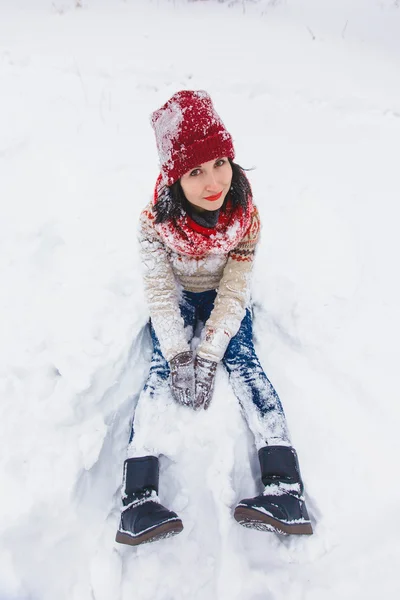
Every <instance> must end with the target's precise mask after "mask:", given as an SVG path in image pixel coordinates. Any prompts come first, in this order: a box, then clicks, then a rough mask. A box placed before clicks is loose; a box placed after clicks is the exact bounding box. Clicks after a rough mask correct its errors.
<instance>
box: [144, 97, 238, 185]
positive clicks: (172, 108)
mask: <svg viewBox="0 0 400 600" xmlns="http://www.w3.org/2000/svg"><path fill="white" fill-rule="evenodd" d="M151 124H152V126H153V129H154V132H155V134H156V142H157V149H158V154H159V158H160V169H161V175H162V180H163V183H164V184H165V185H172V184H173V183H174V182H175V181H177V180H178V179H179V178H180V177H182V175H183V174H184V173H186V172H187V171H189V170H190V169H193V168H194V167H197V166H198V165H200V164H202V163H204V162H207V161H209V160H213V159H214V158H220V157H223V156H227V157H229V158H232V159H233V158H235V151H234V148H233V141H232V137H231V135H230V134H229V133H228V132H227V130H226V129H225V126H224V124H223V122H222V121H221V119H220V117H219V116H218V114H217V113H216V111H215V109H214V106H213V104H212V101H211V98H210V96H209V95H208V94H207V92H204V91H203V90H198V91H190V90H183V91H181V92H177V93H176V94H174V95H173V96H172V98H170V99H169V100H168V101H167V102H166V103H165V104H164V106H162V107H161V108H159V109H158V110H156V111H155V112H154V113H153V114H152V115H151Z"/></svg>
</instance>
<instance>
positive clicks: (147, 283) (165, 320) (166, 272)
mask: <svg viewBox="0 0 400 600" xmlns="http://www.w3.org/2000/svg"><path fill="white" fill-rule="evenodd" d="M139 243H140V255H141V261H142V265H143V281H144V288H145V293H146V298H147V303H148V306H149V311H150V318H151V322H152V325H153V327H154V330H155V332H156V335H157V337H158V340H159V342H160V346H161V352H162V353H163V356H164V357H165V358H166V359H167V360H168V361H169V360H171V359H172V358H173V357H174V356H176V355H177V354H179V353H180V352H185V351H187V350H189V349H190V348H189V343H188V341H187V337H186V334H185V328H184V322H183V319H182V316H181V312H180V309H179V299H178V289H177V284H176V280H175V276H174V274H173V271H172V266H171V263H170V261H169V260H168V256H167V250H166V248H165V246H164V244H163V242H162V240H161V239H160V237H159V235H158V233H157V231H156V230H155V228H154V214H153V212H152V210H151V206H150V205H149V206H148V207H146V209H145V210H144V211H143V212H142V214H141V216H140V228H139Z"/></svg>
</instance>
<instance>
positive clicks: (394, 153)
mask: <svg viewBox="0 0 400 600" xmlns="http://www.w3.org/2000/svg"><path fill="white" fill-rule="evenodd" d="M76 4H77V3H76V2H75V0H14V1H13V2H9V1H8V0H0V90H1V93H0V224H1V225H0V226H1V236H0V273H1V294H0V315H1V321H0V328H1V335H0V340H1V344H0V395H1V401H0V411H1V418H0V487H1V491H2V493H1V500H0V505H1V511H0V598H1V600H54V599H55V598H57V599H58V600H128V599H129V600H131V599H132V598H135V600H187V599H188V598H190V599H193V600H239V598H240V600H300V599H302V600H337V599H338V598H341V600H375V599H376V598H377V597H379V598H381V597H382V598H385V599H388V600H392V599H394V598H397V597H399V594H400V579H399V576H398V564H399V561H400V549H399V541H398V540H399V534H400V526H399V523H400V520H399V518H398V515H397V512H396V511H397V510H398V507H399V505H400V484H399V483H398V480H399V478H398V476H397V474H398V456H399V453H400V447H399V445H400V442H399V435H398V423H399V422H400V403H399V398H398V381H397V380H398V364H399V358H400V357H399V349H398V347H399V343H398V340H399V337H400V316H399V306H400V285H399V278H398V256H399V255H400V248H399V244H400V242H399V235H398V223H399V217H400V208H399V197H400V184H399V175H398V173H399V166H398V155H399V140H400V100H399V99H400V79H399V76H398V74H399V71H400V35H399V31H400V8H399V7H398V3H397V2H395V1H392V0H379V1H378V0H335V1H333V0H332V1H330V0H326V1H325V2H320V0H286V1H285V2H271V1H270V0H260V2H243V1H240V2H237V3H233V4H232V5H230V4H231V3H230V2H223V3H221V2H217V1H215V2H214V1H213V0H208V1H197V2H184V1H183V0H169V1H168V0H148V1H146V0H126V1H124V2H123V1H121V2H118V1H117V2H116V1H113V2H111V0H96V2H95V1H94V0H82V2H81V4H82V8H76ZM183 88H186V89H205V90H207V91H208V92H209V93H210V95H211V97H212V98H213V100H214V101H215V104H216V107H217V110H218V112H219V113H220V114H221V117H222V118H223V120H224V123H225V124H226V126H227V129H228V131H230V132H232V134H233V136H234V141H235V150H236V157H237V160H238V162H239V164H241V165H243V166H244V167H253V166H254V167H256V168H255V169H254V170H253V171H252V172H250V173H249V178H250V179H251V184H252V189H253V194H254V200H255V203H256V204H257V206H258V208H259V210H260V213H261V219H262V223H263V230H262V236H261V242H260V244H259V249H258V253H257V257H256V261H255V265H254V273H253V283H252V290H253V301H254V302H255V307H254V310H255V320H254V327H255V338H256V348H257V352H258V355H259V357H260V360H261V362H262V364H263V366H264V368H265V370H266V373H267V375H268V376H269V378H270V379H271V381H272V383H273V384H274V386H275V387H276V388H277V391H278V393H279V396H280V398H281V400H282V403H283V406H284V409H285V413H286V416H287V419H288V423H289V427H290V433H291V438H292V441H293V444H294V446H295V448H296V450H297V452H298V456H299V462H300V468H301V472H302V475H303V479H304V483H305V497H306V501H307V506H308V509H309V512H310V516H311V519H312V523H313V528H314V535H313V536H306V539H305V538H303V537H301V538H300V537H297V538H295V537H294V536H287V537H282V536H277V535H275V534H272V533H268V532H265V531H254V530H250V529H246V528H244V527H242V526H240V525H239V524H238V523H236V522H235V521H234V519H233V517H232V513H233V510H234V507H235V506H236V504H237V503H238V502H239V501H240V500H241V499H243V498H249V497H251V496H253V495H255V493H256V492H259V491H260V490H261V486H260V480H259V471H258V465H257V456H256V449H255V446H254V440H253V438H252V436H250V434H249V431H248V429H247V426H246V424H245V421H244V419H243V418H242V415H241V413H240V410H239V406H238V403H237V402H236V399H235V396H234V394H233V392H232V390H231V388H230V386H229V385H228V381H227V377H226V374H225V372H224V371H223V369H218V372H217V378H216V387H215V395H214V398H213V401H212V403H211V405H210V408H209V410H208V411H206V412H205V411H199V412H194V411H193V412H192V411H190V410H184V407H178V406H177V405H175V404H172V400H171V404H170V406H169V409H168V410H171V412H172V417H175V421H176V422H175V433H174V435H170V431H169V426H168V422H167V421H165V420H163V413H162V412H160V414H159V420H158V424H157V433H158V435H159V438H160V440H159V443H160V444H161V443H162V445H163V446H164V447H165V448H166V450H168V452H170V453H171V457H172V458H167V457H162V459H161V474H160V491H159V492H160V493H159V496H160V501H161V502H162V503H163V504H164V505H166V506H168V508H170V509H171V510H174V511H175V512H177V514H178V515H179V517H181V518H182V521H183V524H184V530H183V532H182V533H181V534H179V535H177V536H175V537H173V538H171V539H166V540H162V541H160V542H157V543H154V544H146V545H145V546H143V547H140V546H139V547H138V548H128V547H123V546H120V545H117V544H115V543H114V538H115V533H116V530H117V527H118V523H119V516H120V510H121V499H120V485H121V479H122V471H123V468H122V467H123V461H124V459H125V456H126V450H127V444H128V438H129V431H130V424H131V419H132V414H133V411H134V407H135V405H136V403H137V400H138V397H139V394H140V392H141V389H142V387H143V383H144V381H145V379H146V376H147V371H148V365H149V360H150V354H151V347H150V338H149V332H148V330H147V327H146V322H147V316H148V315H147V308H146V303H145V299H144V291H143V284H142V279H141V275H140V260H139V253H138V248H137V242H136V227H137V222H138V219H139V215H140V212H141V210H142V209H143V207H144V206H145V205H146V204H147V203H148V202H149V201H150V200H151V193H152V190H153V186H154V181H155V180H156V177H157V174H158V168H157V162H158V160H157V152H156V148H155V144H154V135H153V131H152V129H151V127H150V126H149V122H148V117H149V114H150V113H151V112H152V111H153V110H154V109H156V108H157V107H159V106H161V105H162V104H163V103H164V102H165V101H166V100H167V99H168V98H169V97H171V96H172V94H174V93H175V92H176V91H178V90H179V89H183ZM176 431H177V432H178V433H176ZM155 433H156V432H155ZM157 441H158V440H157Z"/></svg>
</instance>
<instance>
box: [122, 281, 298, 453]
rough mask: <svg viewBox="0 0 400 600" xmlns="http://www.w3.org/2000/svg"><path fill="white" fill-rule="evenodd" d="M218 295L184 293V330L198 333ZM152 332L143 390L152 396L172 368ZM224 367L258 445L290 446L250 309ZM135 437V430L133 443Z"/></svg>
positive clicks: (232, 340)
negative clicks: (256, 340) (260, 355)
mask: <svg viewBox="0 0 400 600" xmlns="http://www.w3.org/2000/svg"><path fill="white" fill-rule="evenodd" d="M216 295H217V293H216V291H215V290H209V291H206V292H201V293H194V292H188V291H184V292H183V293H182V299H181V303H180V309H181V315H182V318H183V321H184V325H185V327H190V328H192V330H193V332H196V330H197V329H198V328H199V327H201V326H202V325H203V324H204V323H205V322H206V321H207V320H208V318H209V316H210V314H211V311H212V309H213V307H214V300H215V297H216ZM150 331H151V338H152V342H153V355H152V359H151V364H150V371H149V375H148V378H147V381H146V383H145V386H144V390H147V391H148V392H150V396H152V395H153V394H154V393H155V392H156V391H157V388H158V387H159V385H160V383H161V382H166V381H167V380H168V378H169V374H170V369H169V365H168V362H167V361H166V359H165V358H164V356H163V355H162V352H161V348H160V343H159V341H158V338H157V336H156V333H155V331H154V329H153V327H152V325H151V323H150ZM222 364H223V365H224V367H225V369H226V370H227V372H228V375H229V381H230V383H231V385H232V388H233V391H234V393H235V395H236V397H237V399H238V401H239V403H240V405H241V408H242V410H243V412H244V415H245V418H246V420H247V422H248V425H249V427H250V429H251V430H252V432H253V434H254V436H255V441H256V445H257V446H258V447H262V446H265V445H267V444H281V443H283V444H290V439H289V433H288V429H287V424H286V419H285V414H284V411H283V408H282V404H281V401H280V399H279V396H278V394H277V393H276V391H275V389H274V387H273V385H272V384H271V382H270V381H269V379H268V377H267V376H266V374H265V373H264V371H263V368H262V366H261V364H260V361H259V359H258V357H257V355H256V352H255V349H254V344H253V322H252V315H251V312H250V310H249V309H247V310H246V314H245V316H244V318H243V320H242V323H241V325H240V328H239V331H238V332H237V334H236V335H235V336H234V337H233V338H232V339H231V341H230V342H229V344H228V347H227V349H226V351H225V355H224V357H223V359H222ZM133 435H134V431H133V427H132V433H131V438H130V441H131V440H132V439H133Z"/></svg>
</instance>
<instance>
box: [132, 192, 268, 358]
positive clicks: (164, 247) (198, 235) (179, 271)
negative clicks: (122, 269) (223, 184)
mask: <svg viewBox="0 0 400 600" xmlns="http://www.w3.org/2000/svg"><path fill="white" fill-rule="evenodd" d="M259 230H260V220H259V215H258V210H257V208H256V207H255V206H254V205H253V204H252V203H251V201H250V202H249V210H248V211H247V213H243V211H242V210H241V209H235V210H230V209H229V206H228V207H227V209H226V210H225V211H222V210H221V213H220V216H219V219H218V223H217V225H216V227H215V229H211V230H210V229H205V228H203V227H201V226H199V225H197V224H196V223H195V222H194V221H192V220H191V219H190V217H189V216H188V215H186V214H183V215H182V217H180V218H179V219H178V220H177V222H176V223H175V224H173V223H172V222H171V221H168V222H167V223H160V224H155V213H154V209H153V203H150V204H149V205H148V206H147V207H146V208H145V209H144V211H143V212H142V214H141V217H140V231H139V241H140V249H141V258H142V263H143V267H144V273H143V277H144V285H145V291H146V297H147V301H148V305H149V310H150V318H151V321H152V324H153V327H154V330H155V332H156V334H157V337H158V339H159V342H160V346H161V351H162V353H163V355H164V357H165V358H166V359H167V360H168V361H169V360H171V359H172V358H173V357H174V356H176V355H177V354H179V353H180V352H185V351H187V350H189V349H190V340H189V339H188V335H187V332H186V331H185V327H184V322H183V319H182V316H181V313H180V309H179V300H180V295H181V290H182V289H183V290H187V291H190V292H204V291H207V290H217V296H216V299H215V303H214V308H213V310H212V312H211V315H210V317H209V319H208V321H207V323H206V324H205V327H204V330H203V333H202V338H201V340H200V344H199V346H198V348H197V354H198V355H199V356H201V357H203V358H207V359H209V360H214V361H217V362H219V361H220V360H221V359H222V358H223V356H224V354H225V350H226V348H227V346H228V344H229V341H230V339H231V338H232V337H233V336H234V335H236V333H237V332H238V330H239V327H240V324H241V322H242V319H243V317H244V315H245V311H246V306H247V304H248V302H249V276H250V272H251V268H252V264H253V259H254V252H255V248H256V245H257V242H258V238H259Z"/></svg>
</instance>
